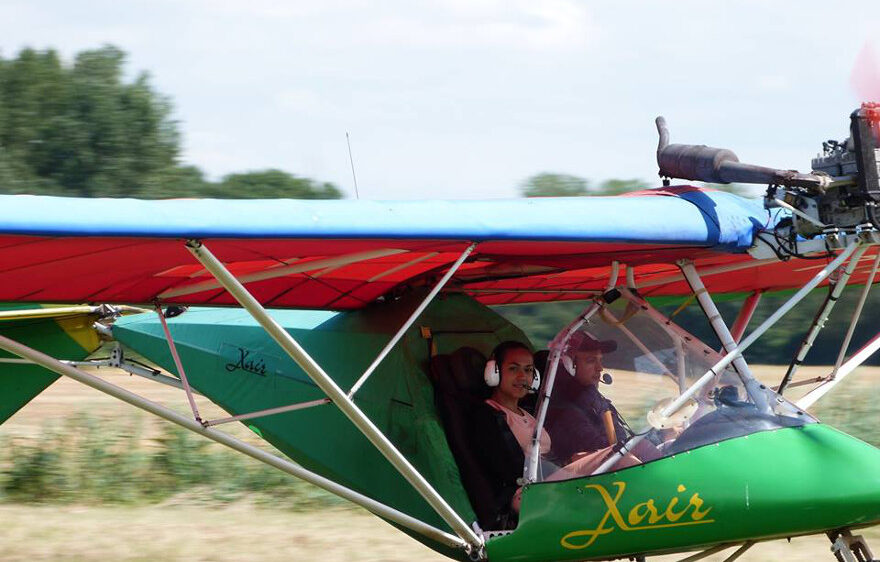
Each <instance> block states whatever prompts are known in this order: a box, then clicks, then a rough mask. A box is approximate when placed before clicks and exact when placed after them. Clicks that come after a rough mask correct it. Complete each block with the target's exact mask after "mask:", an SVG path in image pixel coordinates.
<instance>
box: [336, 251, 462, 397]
mask: <svg viewBox="0 0 880 562" xmlns="http://www.w3.org/2000/svg"><path fill="white" fill-rule="evenodd" d="M476 247H477V245H476V244H471V245H470V246H468V247H467V248H466V249H465V251H464V252H462V253H461V255H460V256H458V259H457V260H455V263H453V264H452V267H450V268H449V271H447V272H446V274H445V275H444V276H443V277H442V278H441V279H440V281H438V282H437V284H436V285H434V288H433V289H431V292H430V293H428V296H426V297H425V298H424V300H422V304H420V305H419V306H417V307H416V309H415V310H413V312H412V314H410V315H409V318H407V319H406V322H404V323H403V325H402V326H401V327H400V329H399V330H397V333H396V334H394V337H393V338H391V340H390V341H389V342H388V343H387V344H385V347H384V348H382V351H380V352H379V355H377V356H376V358H375V359H373V362H372V363H370V366H369V367H367V370H366V371H364V374H363V375H361V378H359V379H358V380H357V382H355V383H354V385H353V386H352V387H351V390H349V391H348V397H349V398H354V395H355V393H356V392H357V391H358V390H359V389H360V387H361V386H363V385H364V383H365V382H367V379H368V378H370V375H372V374H373V371H375V370H376V367H378V366H379V365H380V364H381V363H382V360H384V359H385V356H386V355H388V354H389V353H390V352H391V350H392V349H393V348H394V346H395V345H397V342H398V341H400V338H402V337H403V334H405V333H406V331H407V330H409V327H410V326H412V325H413V322H415V321H416V320H417V319H418V317H419V316H421V315H422V312H424V311H425V309H426V308H427V307H428V305H429V304H430V303H431V301H432V300H434V297H436V296H437V293H439V292H440V290H441V289H443V287H444V286H445V285H446V283H447V282H448V281H449V280H450V279H451V278H452V276H453V275H455V272H456V271H458V268H459V267H461V264H463V263H464V260H466V259H467V257H468V256H469V255H471V252H473V251H474V248H476Z"/></svg>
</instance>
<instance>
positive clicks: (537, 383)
mask: <svg viewBox="0 0 880 562" xmlns="http://www.w3.org/2000/svg"><path fill="white" fill-rule="evenodd" d="M539 388H541V372H540V371H538V369H535V374H534V375H533V376H532V390H533V391H535V392H538V389H539Z"/></svg>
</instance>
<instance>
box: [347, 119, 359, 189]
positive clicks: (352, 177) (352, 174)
mask: <svg viewBox="0 0 880 562" xmlns="http://www.w3.org/2000/svg"><path fill="white" fill-rule="evenodd" d="M345 142H346V144H348V161H349V162H351V179H353V180H354V198H355V199H360V198H361V196H360V194H359V193H358V179H357V176H356V175H355V174H354V158H352V156H351V138H350V137H349V136H348V131H345Z"/></svg>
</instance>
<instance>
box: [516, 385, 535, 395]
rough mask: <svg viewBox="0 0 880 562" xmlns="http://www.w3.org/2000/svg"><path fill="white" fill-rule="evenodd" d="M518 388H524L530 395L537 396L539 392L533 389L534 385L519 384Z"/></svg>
mask: <svg viewBox="0 0 880 562" xmlns="http://www.w3.org/2000/svg"><path fill="white" fill-rule="evenodd" d="M517 386H518V387H520V388H524V389H525V390H526V392H528V393H529V394H535V393H536V392H538V391H537V390H535V389H534V388H532V385H530V384H518V385H517Z"/></svg>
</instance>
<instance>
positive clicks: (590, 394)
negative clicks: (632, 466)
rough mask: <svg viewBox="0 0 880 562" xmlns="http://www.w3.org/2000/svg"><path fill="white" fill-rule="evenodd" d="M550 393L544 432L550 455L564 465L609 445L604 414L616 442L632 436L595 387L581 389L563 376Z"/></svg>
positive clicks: (615, 411)
mask: <svg viewBox="0 0 880 562" xmlns="http://www.w3.org/2000/svg"><path fill="white" fill-rule="evenodd" d="M557 381H558V383H559V384H558V386H557V388H554V390H553V397H552V399H551V401H550V408H549V410H548V411H547V421H546V425H547V431H548V432H549V433H550V439H551V440H552V442H553V456H554V457H556V458H557V459H561V460H562V459H564V460H563V462H566V461H567V460H568V459H571V457H572V455H574V454H575V453H580V452H592V451H597V450H599V449H604V448H605V447H607V446H609V445H614V444H615V443H608V438H607V437H606V435H605V424H604V422H603V420H602V417H603V414H604V413H605V412H606V411H607V410H610V411H611V413H612V420H613V421H614V428H615V431H616V433H617V441H618V442H621V441H625V440H627V439H629V437H631V436H632V430H630V428H629V426H628V425H627V424H626V422H625V421H624V420H623V418H622V417H621V416H620V413H619V412H618V411H617V408H615V407H614V404H612V403H611V400H609V399H607V398H605V397H604V396H602V394H601V393H600V392H599V389H598V388H596V387H595V386H588V387H585V386H582V385H580V384H579V383H578V382H577V381H575V380H574V379H572V378H571V377H569V376H567V375H565V374H562V375H561V376H560V377H559V378H558V379H557Z"/></svg>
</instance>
